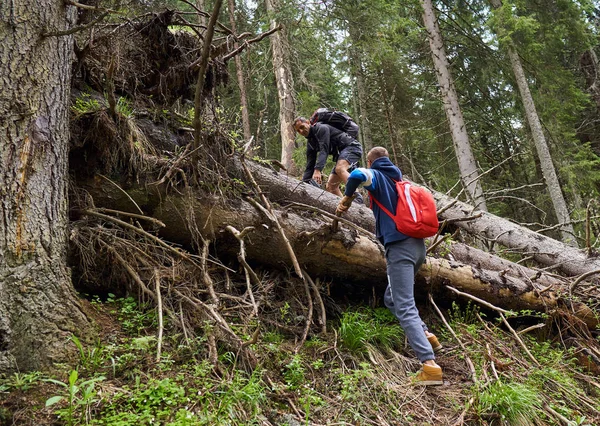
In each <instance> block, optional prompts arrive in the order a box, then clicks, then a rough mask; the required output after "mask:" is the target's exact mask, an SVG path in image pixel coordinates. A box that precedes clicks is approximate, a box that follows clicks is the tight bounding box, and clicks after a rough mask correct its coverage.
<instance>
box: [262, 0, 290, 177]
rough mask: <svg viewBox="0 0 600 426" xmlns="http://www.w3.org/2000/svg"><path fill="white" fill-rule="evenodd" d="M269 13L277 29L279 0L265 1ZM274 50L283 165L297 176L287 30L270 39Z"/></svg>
mask: <svg viewBox="0 0 600 426" xmlns="http://www.w3.org/2000/svg"><path fill="white" fill-rule="evenodd" d="M265 5H266V7H267V12H268V13H269V14H270V15H271V17H272V18H271V29H273V28H275V27H277V22H276V21H275V18H274V17H273V16H274V15H275V13H277V11H278V10H279V3H278V0H265ZM270 39H271V47H272V50H273V69H274V71H275V80H276V83H277V93H278V94H279V129H280V133H281V164H283V165H284V167H285V168H286V169H287V171H288V173H290V174H296V172H297V170H296V164H295V163H294V159H293V154H294V148H295V147H296V131H295V130H294V127H293V124H294V118H295V117H294V116H295V114H296V106H295V104H294V80H293V78H292V70H291V67H290V61H289V49H288V46H287V40H286V36H285V29H283V30H281V31H277V32H275V33H273V34H272V35H271V37H270Z"/></svg>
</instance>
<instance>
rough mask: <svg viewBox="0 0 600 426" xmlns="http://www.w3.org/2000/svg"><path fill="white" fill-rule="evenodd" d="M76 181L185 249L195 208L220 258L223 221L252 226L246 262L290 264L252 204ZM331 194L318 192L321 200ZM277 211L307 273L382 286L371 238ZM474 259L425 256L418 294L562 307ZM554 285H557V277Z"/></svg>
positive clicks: (548, 292) (232, 249)
mask: <svg viewBox="0 0 600 426" xmlns="http://www.w3.org/2000/svg"><path fill="white" fill-rule="evenodd" d="M79 184H80V186H81V187H82V188H84V189H85V190H87V191H88V192H89V193H90V194H91V196H92V197H93V199H94V200H95V203H96V205H97V206H102V207H104V208H112V209H117V210H121V211H127V210H128V209H133V208H134V204H133V203H132V201H131V199H133V200H135V202H136V204H138V205H140V206H146V208H147V209H149V211H148V212H146V214H148V215H151V216H152V217H154V218H156V219H158V220H160V221H161V222H163V223H164V224H165V225H166V227H165V228H162V229H161V230H160V231H159V232H160V235H161V236H162V237H163V238H165V239H167V240H169V241H172V242H176V243H179V244H183V245H186V246H191V245H192V241H191V234H190V232H188V230H187V226H186V222H185V220H184V218H185V217H186V216H185V211H186V208H187V209H189V208H191V209H193V210H194V212H195V220H196V226H197V228H198V230H199V231H200V232H201V234H202V235H203V237H204V238H206V239H208V240H212V241H214V242H215V243H214V247H215V250H216V252H217V255H218V256H229V257H231V258H236V257H237V255H238V254H239V241H238V240H237V239H235V237H234V236H232V235H231V233H230V232H228V231H226V227H227V226H233V227H235V228H237V229H245V228H250V227H252V228H254V229H255V231H253V232H249V233H248V234H247V235H246V241H247V244H246V258H247V260H248V261H249V262H254V263H258V264H260V265H263V266H267V267H274V268H278V269H287V268H290V267H292V265H291V262H290V259H289V256H288V255H287V253H288V250H287V248H286V244H285V243H284V241H283V240H282V238H281V235H280V232H279V231H278V230H277V229H276V227H274V226H272V224H271V221H270V220H267V219H266V218H265V216H264V213H262V212H260V211H258V210H257V209H256V208H255V207H254V206H253V205H252V204H251V203H249V202H246V201H241V200H234V201H233V202H232V203H230V204H224V203H221V202H218V201H217V200H216V199H214V198H208V197H203V196H202V195H201V194H200V193H198V194H197V196H196V197H193V198H190V197H182V196H180V195H178V194H176V193H171V194H168V193H165V192H160V191H159V189H158V187H157V186H153V187H148V188H144V187H142V186H132V187H131V188H129V189H128V190H127V193H128V195H129V197H131V199H129V197H126V196H125V195H124V194H123V192H122V191H119V190H117V189H116V188H114V186H113V185H110V184H107V183H106V181H105V180H104V179H94V180H88V181H85V182H80V183H79ZM163 189H164V188H163ZM315 189H316V188H315ZM309 190H310V189H309ZM317 191H318V190H317ZM329 195H331V194H323V197H322V198H326V197H327V198H328V196H329ZM190 203H191V205H190ZM274 213H275V215H276V216H277V221H278V222H279V224H280V227H281V229H282V230H283V232H284V233H285V235H286V236H287V238H288V240H289V243H290V244H291V246H292V248H293V251H294V253H295V254H296V256H297V259H298V262H299V264H300V266H301V267H302V268H303V269H304V270H306V271H307V272H308V273H309V274H311V275H313V276H318V277H323V278H327V279H334V285H341V284H342V283H344V282H345V283H346V284H348V285H350V284H352V285H354V286H358V287H359V288H362V289H365V288H370V287H373V286H374V287H383V286H385V285H386V283H387V277H386V268H385V260H384V256H383V251H382V247H381V245H380V244H379V243H378V242H377V241H375V239H374V237H371V238H369V237H367V236H364V235H359V234H358V233H357V232H356V231H354V230H349V229H345V228H344V227H342V228H341V229H340V231H339V232H337V233H332V232H331V226H330V224H331V222H330V221H329V220H322V219H320V218H317V217H314V216H313V215H312V214H309V215H307V214H306V212H300V213H295V212H293V211H287V212H282V211H281V210H275V211H274ZM473 253H475V252H472V253H471V254H473ZM477 263H478V262H477V259H476V258H473V259H471V262H470V264H464V263H461V262H458V261H455V260H447V259H442V258H435V257H432V256H430V257H428V259H427V263H426V265H424V266H423V267H422V268H421V271H420V272H419V277H418V278H419V280H418V285H417V291H423V290H425V289H430V290H432V291H434V292H442V293H443V294H447V292H446V290H445V285H446V284H451V285H452V286H453V287H455V288H457V289H459V290H460V291H463V292H465V293H469V294H471V295H473V296H475V297H478V298H480V299H483V300H485V301H487V302H489V303H491V304H493V305H495V306H499V307H502V308H505V309H512V310H517V311H518V310H523V309H527V310H535V311H541V312H550V313H552V312H553V311H554V310H556V309H557V308H559V307H561V306H562V305H564V300H563V299H562V296H561V293H560V288H556V289H548V288H546V287H542V286H541V285H539V284H538V283H536V282H534V281H532V280H530V279H524V278H523V276H521V277H518V276H512V275H509V274H506V273H502V271H493V270H486V269H482V268H478V267H477V266H475V265H477ZM481 263H484V262H481ZM513 269H517V270H518V269H519V266H518V265H515V266H514V267H513ZM557 281H558V280H557ZM556 284H557V285H559V282H557V283H556ZM573 311H574V315H576V316H577V317H578V318H580V320H581V321H583V322H585V323H586V324H588V326H590V327H595V325H596V324H597V320H596V319H595V318H594V316H593V312H592V311H591V310H590V309H589V308H588V307H587V306H585V305H583V304H580V303H577V304H573Z"/></svg>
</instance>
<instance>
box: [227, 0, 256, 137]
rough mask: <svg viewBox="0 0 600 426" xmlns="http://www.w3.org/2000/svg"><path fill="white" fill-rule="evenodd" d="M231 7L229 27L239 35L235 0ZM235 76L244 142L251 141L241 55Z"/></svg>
mask: <svg viewBox="0 0 600 426" xmlns="http://www.w3.org/2000/svg"><path fill="white" fill-rule="evenodd" d="M228 5H229V26H230V27H231V28H230V29H231V31H233V33H234V34H236V35H237V29H236V25H235V0H228ZM238 46H239V43H238V42H237V41H236V42H234V43H233V48H234V49H237V47H238ZM235 75H236V77H237V82H238V87H239V88H240V106H241V108H242V128H243V130H244V140H246V141H249V140H250V138H251V137H252V133H251V132H250V116H249V115H248V99H247V97H246V77H245V76H244V68H243V66H242V58H241V56H240V55H235Z"/></svg>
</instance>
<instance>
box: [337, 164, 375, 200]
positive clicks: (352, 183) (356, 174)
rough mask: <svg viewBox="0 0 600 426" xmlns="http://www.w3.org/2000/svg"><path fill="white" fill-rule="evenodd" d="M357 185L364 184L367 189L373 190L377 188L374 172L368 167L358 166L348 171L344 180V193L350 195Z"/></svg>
mask: <svg viewBox="0 0 600 426" xmlns="http://www.w3.org/2000/svg"><path fill="white" fill-rule="evenodd" d="M359 186H364V187H365V188H366V189H367V190H369V191H374V190H375V189H376V188H377V181H376V179H375V173H373V171H372V170H370V169H363V168H362V167H359V168H358V169H355V170H353V171H352V173H350V176H348V182H346V190H345V191H344V195H347V196H351V195H352V194H354V192H355V191H356V190H357V189H358V187H359Z"/></svg>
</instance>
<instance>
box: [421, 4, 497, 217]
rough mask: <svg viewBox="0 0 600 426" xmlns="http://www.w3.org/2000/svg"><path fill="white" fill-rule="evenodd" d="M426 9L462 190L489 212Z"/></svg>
mask: <svg viewBox="0 0 600 426" xmlns="http://www.w3.org/2000/svg"><path fill="white" fill-rule="evenodd" d="M420 1H421V6H422V7H423V23H424V24H425V28H426V30H427V34H428V36H429V46H430V48H431V56H432V58H433V64H434V67H435V71H436V75H437V79H438V83H439V85H440V92H441V94H442V101H443V104H444V111H445V112H446V117H447V118H448V124H449V125H450V133H451V134H452V141H453V142H454V151H455V152H456V159H457V161H458V168H459V170H460V178H461V181H462V184H463V187H464V188H465V189H466V190H467V192H468V193H469V195H470V196H471V198H472V199H473V202H474V204H475V205H476V206H477V208H478V209H480V210H483V211H487V205H486V202H485V198H484V195H483V189H482V187H481V182H480V180H479V177H478V176H479V171H478V168H477V163H476V161H475V156H474V155H473V151H472V150H471V143H470V142H469V135H468V134H467V127H466V124H465V120H464V118H463V115H462V110H461V108H460V105H459V103H458V95H457V93H456V88H455V86H454V81H453V80H452V75H451V74H450V65H449V63H448V58H447V57H446V49H445V48H444V42H443V40H442V34H441V33H440V28H439V25H438V22H437V17H436V16H435V12H434V8H433V5H432V2H431V0H420Z"/></svg>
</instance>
